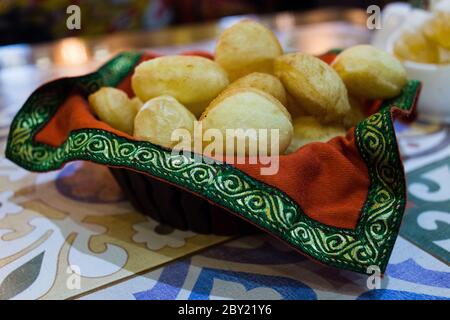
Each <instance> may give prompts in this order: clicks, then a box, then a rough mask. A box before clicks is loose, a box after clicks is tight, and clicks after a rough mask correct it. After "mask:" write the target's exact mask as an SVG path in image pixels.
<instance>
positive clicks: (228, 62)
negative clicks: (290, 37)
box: [215, 20, 283, 81]
mask: <svg viewBox="0 0 450 320" xmlns="http://www.w3.org/2000/svg"><path fill="white" fill-rule="evenodd" d="M282 53H283V49H282V48H281V45H280V43H279V42H278V39H277V38H276V36H275V35H274V34H273V32H272V31H271V30H269V29H267V28H266V27H265V26H263V25H262V24H260V23H257V22H255V21H252V20H243V21H241V22H239V23H237V24H235V25H233V26H231V27H230V28H228V29H226V30H225V31H224V32H223V33H222V34H221V36H220V37H219V41H218V43H217V46H216V52H215V60H216V61H217V63H218V64H220V65H221V66H222V67H223V68H224V69H225V71H226V72H227V73H228V76H229V78H230V80H231V81H233V80H235V79H238V78H240V77H243V76H245V75H246V74H249V73H252V72H263V73H272V69H273V59H274V58H276V57H278V56H279V55H281V54H282Z"/></svg>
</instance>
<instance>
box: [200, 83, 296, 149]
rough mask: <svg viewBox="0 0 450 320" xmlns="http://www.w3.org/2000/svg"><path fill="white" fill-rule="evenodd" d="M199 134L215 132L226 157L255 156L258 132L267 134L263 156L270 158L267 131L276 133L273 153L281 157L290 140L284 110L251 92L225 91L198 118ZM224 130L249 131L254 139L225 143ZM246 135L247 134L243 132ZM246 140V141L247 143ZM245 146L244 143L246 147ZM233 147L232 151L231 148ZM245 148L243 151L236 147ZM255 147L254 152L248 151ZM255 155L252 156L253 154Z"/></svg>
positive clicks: (270, 99) (262, 94) (243, 137)
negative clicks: (213, 130) (218, 136)
mask: <svg viewBox="0 0 450 320" xmlns="http://www.w3.org/2000/svg"><path fill="white" fill-rule="evenodd" d="M200 121H201V122H202V126H203V132H204V133H206V132H207V131H208V130H209V129H217V130H219V132H220V133H221V136H222V137H224V141H223V144H224V146H223V147H224V148H223V150H224V151H225V152H226V155H234V154H237V155H241V156H242V155H258V154H259V153H258V152H260V151H261V149H259V140H258V139H260V138H261V137H260V136H259V132H258V129H265V130H267V131H266V132H267V145H266V149H265V150H266V151H267V155H271V154H273V150H271V143H272V144H273V142H274V141H272V140H271V139H275V138H276V136H272V133H271V131H270V130H271V129H278V134H279V140H278V149H277V152H278V153H279V154H282V153H283V152H284V151H285V150H286V148H287V147H288V146H289V144H290V142H291V138H292V131H293V129H292V123H291V116H290V114H289V112H288V111H287V110H286V108H285V107H284V106H283V105H282V104H281V103H280V102H279V101H278V100H277V99H275V98H274V97H272V96H271V95H269V94H267V93H265V92H263V91H261V90H258V89H253V88H235V89H230V90H226V91H225V92H224V93H223V94H221V95H220V96H218V97H217V98H216V99H214V100H213V101H212V102H211V104H210V105H209V106H208V108H207V109H206V110H205V112H204V113H203V114H202V116H201V118H200ZM227 129H242V130H243V131H244V132H245V130H247V129H250V130H251V129H253V130H255V131H254V132H257V134H256V135H252V134H248V135H247V134H241V135H235V136H234V140H233V141H227V140H226V136H227V132H226V131H227ZM247 133H248V132H247ZM247 139H248V140H247ZM246 142H247V143H246ZM235 144H236V147H235ZM238 145H240V146H245V150H242V149H240V148H238V147H237V146H238ZM250 145H254V146H257V148H256V149H252V148H249V146H250ZM255 152H256V154H255Z"/></svg>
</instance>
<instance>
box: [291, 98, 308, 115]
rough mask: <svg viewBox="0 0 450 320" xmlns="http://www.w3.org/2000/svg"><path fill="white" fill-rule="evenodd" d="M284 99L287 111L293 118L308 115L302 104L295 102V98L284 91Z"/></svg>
mask: <svg viewBox="0 0 450 320" xmlns="http://www.w3.org/2000/svg"><path fill="white" fill-rule="evenodd" d="M286 100H287V102H286V109H287V110H288V111H289V113H290V114H291V116H292V117H293V118H297V117H301V116H307V115H308V113H307V112H306V110H305V109H303V108H302V106H300V104H299V103H298V102H297V100H295V98H294V97H293V96H292V95H291V94H290V93H288V92H287V93H286Z"/></svg>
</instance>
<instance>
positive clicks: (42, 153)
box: [6, 53, 420, 273]
mask: <svg viewBox="0 0 450 320" xmlns="http://www.w3.org/2000/svg"><path fill="white" fill-rule="evenodd" d="M139 59H140V55H139V54H135V53H124V54H121V55H119V56H117V57H116V58H114V59H113V60H111V61H110V62H108V63H107V64H106V65H105V66H103V67H102V68H100V69H99V70H98V71H97V72H95V73H93V74H89V75H87V76H84V77H78V78H66V79H61V80H57V81H55V82H52V83H49V84H47V85H44V86H43V87H41V88H39V89H38V90H37V91H36V92H34V93H33V94H32V96H31V97H30V98H29V99H28V100H27V101H26V103H25V104H24V106H23V107H22V109H21V110H20V111H19V113H18V114H17V115H16V117H15V119H14V121H13V123H12V125H11V130H10V134H9V137H8V144H7V149H6V156H7V157H8V158H9V159H11V160H12V161H14V162H15V163H17V164H19V165H20V166H22V167H24V168H26V169H28V170H32V171H48V170H55V169H58V168H60V167H61V166H63V165H64V163H66V162H68V161H72V160H88V161H94V162H96V163H100V164H105V165H110V166H120V167H128V168H132V169H134V170H137V171H141V172H146V173H148V174H150V175H152V176H155V177H159V178H161V179H164V180H166V181H169V182H171V183H174V184H176V185H179V186H182V187H184V188H186V189H188V190H190V191H192V192H195V193H197V194H201V195H203V196H205V197H207V198H208V199H210V200H212V201H214V202H215V203H217V204H219V205H221V206H223V207H225V208H227V209H229V210H231V211H232V212H235V213H237V214H239V215H241V216H242V217H244V218H246V219H248V220H250V221H252V222H253V223H255V224H257V225H259V226H260V227H262V228H264V229H265V230H267V231H269V232H271V233H272V234H274V235H276V236H277V237H279V238H281V239H283V240H285V241H286V242H287V243H289V244H290V245H292V246H293V247H295V248H297V249H298V250H300V251H302V252H304V253H305V254H307V255H309V256H311V257H313V258H315V259H317V260H319V261H322V262H324V263H327V264H329V265H332V266H335V267H339V268H344V269H350V270H354V271H358V272H362V273H365V272H366V270H367V267H368V266H371V265H374V266H378V267H379V268H380V269H381V271H384V270H385V268H386V265H387V261H388V258H389V256H390V252H391V250H392V247H393V245H394V242H395V239H396V235H397V233H398V228H399V225H400V220H401V217H402V214H403V211H404V208H405V182H404V173H403V169H402V163H401V160H400V157H399V153H398V149H397V143H396V139H395V132H394V128H393V124H392V119H391V114H390V109H391V108H392V107H393V106H397V107H399V108H401V109H403V110H408V109H410V108H411V107H412V105H413V102H414V98H415V96H416V94H417V92H418V90H419V87H420V84H419V83H418V82H416V81H410V82H409V83H408V85H407V86H406V87H405V88H404V90H403V93H402V95H401V96H399V97H398V98H396V99H393V100H390V101H386V102H385V103H384V104H383V106H382V108H381V110H380V112H378V113H376V114H374V115H372V116H370V117H369V118H367V119H365V120H364V121H362V122H361V123H360V124H358V126H357V127H356V130H355V136H356V140H357V146H358V149H359V151H360V153H361V156H362V157H363V158H364V160H365V162H366V164H367V166H368V169H369V173H370V180H371V184H370V190H369V193H368V198H367V201H366V202H365V205H364V207H363V209H362V214H361V217H360V221H359V222H358V225H357V227H356V229H355V230H351V229H343V228H336V227H331V226H328V225H325V224H322V223H319V222H318V221H315V220H313V219H311V218H309V217H308V216H307V215H305V214H304V213H303V211H302V210H301V208H300V207H299V206H298V205H297V204H296V203H295V202H294V201H293V200H292V199H291V198H289V197H288V196H287V195H286V194H284V193H283V192H281V191H280V190H278V189H276V188H274V187H271V186H268V185H266V184H264V183H262V182H260V181H258V180H255V179H253V178H251V177H249V176H248V175H246V174H245V173H243V172H241V171H239V170H238V169H236V168H234V167H232V166H230V165H226V164H218V163H215V162H212V161H207V160H206V161H205V159H203V158H202V157H196V156H195V155H194V154H190V155H172V154H171V152H170V151H168V150H166V149H163V148H161V147H159V146H156V145H153V144H151V143H149V142H144V141H130V140H127V139H126V138H122V137H119V136H116V135H114V134H112V133H110V132H106V131H103V130H98V129H81V130H76V131H73V132H71V133H70V135H69V137H68V138H67V140H66V141H65V142H64V143H63V144H62V145H61V146H59V147H57V148H54V147H51V146H49V145H45V144H41V143H37V142H35V141H34V135H35V134H36V133H37V132H39V130H40V129H41V128H42V127H43V126H44V125H45V124H46V123H47V122H48V121H49V119H50V118H51V117H52V115H53V114H54V113H55V112H56V110H57V108H58V107H59V106H60V105H61V104H62V103H63V101H64V100H65V99H66V98H67V96H68V95H69V94H70V93H71V92H72V91H73V90H74V89H76V90H79V91H81V92H82V94H84V95H87V94H89V93H92V92H94V91H95V90H97V89H98V88H99V87H101V86H115V85H117V84H118V83H119V82H120V80H121V79H123V78H124V77H125V76H126V75H127V74H128V73H129V72H130V71H131V70H132V69H133V67H134V65H135V64H136V63H137V61H138V60H139Z"/></svg>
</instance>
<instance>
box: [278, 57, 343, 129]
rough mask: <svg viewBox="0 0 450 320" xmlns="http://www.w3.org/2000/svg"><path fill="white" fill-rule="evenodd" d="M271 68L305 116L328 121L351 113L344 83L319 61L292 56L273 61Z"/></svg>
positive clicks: (334, 72) (327, 66) (331, 69)
mask: <svg viewBox="0 0 450 320" xmlns="http://www.w3.org/2000/svg"><path fill="white" fill-rule="evenodd" d="M274 69H275V75H276V76H277V77H278V78H279V79H280V80H281V82H282V83H283V85H284V87H285V88H286V90H287V91H288V93H289V94H290V95H292V97H293V98H294V99H295V100H296V101H297V103H298V105H299V106H300V107H301V108H302V109H304V110H305V111H306V112H307V113H308V114H311V115H313V116H315V117H317V118H319V119H320V120H321V121H324V122H330V121H335V120H336V119H339V118H340V117H341V116H342V114H345V113H346V112H347V111H348V110H350V104H349V102H348V97H347V89H346V88H345V85H344V83H343V82H342V80H341V78H340V77H339V75H338V74H337V73H336V71H334V70H333V68H331V67H330V66H329V65H327V64H326V63H325V62H323V61H322V60H320V59H318V58H316V57H313V56H311V55H309V54H305V53H291V54H286V55H283V56H281V57H278V58H277V59H275V64H274Z"/></svg>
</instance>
